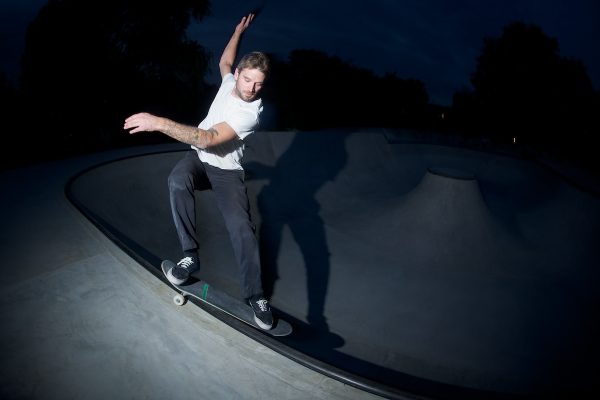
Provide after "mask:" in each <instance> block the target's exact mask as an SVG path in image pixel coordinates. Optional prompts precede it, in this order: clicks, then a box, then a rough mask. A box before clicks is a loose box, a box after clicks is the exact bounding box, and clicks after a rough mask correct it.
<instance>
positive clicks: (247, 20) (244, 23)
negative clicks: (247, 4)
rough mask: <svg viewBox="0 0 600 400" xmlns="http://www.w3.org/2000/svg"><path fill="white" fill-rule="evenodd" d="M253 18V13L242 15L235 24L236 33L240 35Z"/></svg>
mask: <svg viewBox="0 0 600 400" xmlns="http://www.w3.org/2000/svg"><path fill="white" fill-rule="evenodd" d="M253 19H254V14H252V13H250V14H248V15H246V16H244V17H242V20H241V21H240V23H239V24H237V26H236V27H235V31H236V33H239V34H240V35H241V34H242V33H243V32H244V31H245V30H246V29H247V28H248V27H249V26H250V23H251V22H252V20H253Z"/></svg>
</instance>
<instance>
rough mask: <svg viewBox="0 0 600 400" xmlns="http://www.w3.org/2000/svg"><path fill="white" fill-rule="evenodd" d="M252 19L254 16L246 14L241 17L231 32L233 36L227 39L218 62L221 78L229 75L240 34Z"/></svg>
mask: <svg viewBox="0 0 600 400" xmlns="http://www.w3.org/2000/svg"><path fill="white" fill-rule="evenodd" d="M253 19H254V14H248V15H247V16H245V17H243V18H242V20H241V21H240V23H239V24H237V26H236V27H235V30H234V31H233V35H232V36H231V39H229V43H227V46H225V50H223V54H222V55H221V60H220V61H219V70H220V71H221V78H223V77H224V76H225V75H227V74H229V73H231V71H232V68H233V63H234V61H235V56H236V55H237V50H238V46H239V44H240V38H241V37H242V33H244V31H245V30H246V28H248V26H250V23H251V22H252V20H253Z"/></svg>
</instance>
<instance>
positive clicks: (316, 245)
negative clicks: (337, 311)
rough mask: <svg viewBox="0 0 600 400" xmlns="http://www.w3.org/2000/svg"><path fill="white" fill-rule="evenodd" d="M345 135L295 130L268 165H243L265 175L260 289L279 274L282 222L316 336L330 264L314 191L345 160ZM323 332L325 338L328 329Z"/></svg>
mask: <svg viewBox="0 0 600 400" xmlns="http://www.w3.org/2000/svg"><path fill="white" fill-rule="evenodd" d="M347 136H348V135H347V134H346V133H342V132H335V131H324V132H304V133H297V134H296V135H295V137H294V139H293V140H292V143H291V144H290V146H289V147H288V149H287V150H286V151H285V152H284V153H283V154H282V155H281V156H280V157H279V158H278V159H277V161H276V164H275V165H274V166H273V167H267V166H264V165H262V164H259V163H250V164H248V165H247V166H246V167H245V168H246V170H247V171H248V172H249V175H250V179H267V180H268V183H267V185H266V186H264V187H263V189H262V190H261V191H260V193H259V194H258V198H257V202H258V208H259V212H260V215H261V219H262V223H261V226H260V231H259V238H260V249H261V261H262V268H263V270H262V276H263V290H264V292H265V295H266V296H267V297H271V296H272V294H273V292H274V288H275V283H276V281H277V280H278V279H279V271H280V266H279V265H278V262H277V260H278V258H280V257H279V256H280V252H281V245H282V234H283V229H284V227H286V226H287V227H288V228H289V229H290V231H291V233H292V235H293V237H294V240H295V241H296V243H297V244H298V247H299V249H300V251H301V253H302V257H303V260H304V265H305V267H306V288H307V294H308V303H309V304H308V312H307V321H308V323H309V325H310V326H309V327H308V329H309V330H310V331H311V332H312V333H313V334H318V335H319V336H321V335H322V334H323V333H326V332H329V325H328V323H327V316H326V315H325V301H326V297H327V288H328V285H329V276H330V269H331V265H330V253H329V247H328V244H327V237H326V234H325V223H324V221H323V219H322V217H321V215H320V209H321V205H320V204H319V202H318V201H317V199H316V194H317V192H318V191H319V189H321V187H322V186H323V185H325V184H326V183H327V182H330V181H333V180H334V179H335V178H336V176H337V175H338V173H339V172H340V171H341V170H342V169H343V168H344V166H345V165H346V162H347V158H348V155H347V153H346V148H345V140H346V138H347ZM284 258H285V257H284ZM329 336H330V338H329V339H330V340H331V336H332V335H329ZM338 341H339V340H338Z"/></svg>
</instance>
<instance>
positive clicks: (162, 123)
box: [123, 113, 237, 149]
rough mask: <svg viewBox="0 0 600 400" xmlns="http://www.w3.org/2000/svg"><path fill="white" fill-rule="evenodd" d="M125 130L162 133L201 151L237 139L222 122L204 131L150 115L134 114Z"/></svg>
mask: <svg viewBox="0 0 600 400" xmlns="http://www.w3.org/2000/svg"><path fill="white" fill-rule="evenodd" d="M123 129H131V130H130V131H129V133H132V134H133V133H137V132H152V131H156V132H162V133H164V134H165V135H167V136H170V137H172V138H173V139H176V140H178V141H180V142H183V143H187V144H190V145H193V146H196V147H198V148H200V149H206V148H208V147H211V146H215V145H217V144H221V143H224V142H227V141H229V140H231V139H234V138H236V137H237V134H236V133H235V131H234V130H233V129H232V128H231V127H230V126H229V124H227V123H226V122H221V123H219V124H217V125H215V126H213V127H211V128H209V129H207V130H204V129H200V128H196V127H195V126H189V125H184V124H180V123H178V122H175V121H172V120H170V119H168V118H163V117H157V116H156V115H152V114H148V113H139V114H134V115H132V116H131V117H129V118H127V119H126V120H125V124H124V125H123Z"/></svg>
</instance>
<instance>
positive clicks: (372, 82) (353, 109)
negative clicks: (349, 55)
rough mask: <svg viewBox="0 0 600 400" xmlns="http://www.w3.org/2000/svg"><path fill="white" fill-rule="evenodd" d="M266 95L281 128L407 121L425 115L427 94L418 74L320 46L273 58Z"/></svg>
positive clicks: (385, 124)
mask: <svg viewBox="0 0 600 400" xmlns="http://www.w3.org/2000/svg"><path fill="white" fill-rule="evenodd" d="M269 79H270V82H269V84H268V85H267V86H266V88H267V90H266V91H265V92H266V93H265V98H266V99H268V100H270V101H271V102H272V103H273V104H276V106H277V108H278V121H277V122H278V125H279V126H280V127H282V128H297V129H323V128H333V127H336V128H340V127H357V126H394V127H396V126H407V125H410V124H417V123H418V122H419V121H420V119H421V118H422V117H423V116H424V115H425V110H426V109H427V106H428V101H429V97H428V95H427V92H426V90H425V86H424V85H423V84H422V83H421V82H420V81H416V80H403V79H400V78H398V77H396V76H395V75H386V76H384V77H379V76H376V75H375V74H374V73H373V72H371V71H369V70H367V69H363V68H359V67H356V66H354V65H352V64H350V63H347V62H344V61H342V60H341V59H339V58H338V57H334V56H329V55H327V54H325V53H323V52H320V51H317V50H294V51H292V52H291V53H290V55H289V59H288V61H287V62H284V61H281V60H277V59H276V58H275V59H274V60H273V74H272V77H271V78H269Z"/></svg>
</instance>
